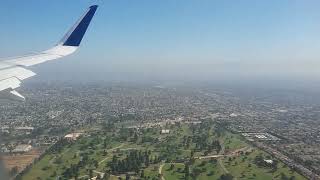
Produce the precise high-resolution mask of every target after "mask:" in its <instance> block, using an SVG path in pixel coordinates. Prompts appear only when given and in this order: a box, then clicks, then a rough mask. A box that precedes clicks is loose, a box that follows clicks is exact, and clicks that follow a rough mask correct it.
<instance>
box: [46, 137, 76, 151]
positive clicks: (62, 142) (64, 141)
mask: <svg viewBox="0 0 320 180" xmlns="http://www.w3.org/2000/svg"><path fill="white" fill-rule="evenodd" d="M68 144H70V142H69V141H68V140H67V139H64V138H61V139H59V141H58V142H56V143H55V144H53V145H52V146H51V147H50V148H49V149H48V152H47V153H52V154H59V153H61V151H62V150H63V148H64V147H65V146H66V145H68Z"/></svg>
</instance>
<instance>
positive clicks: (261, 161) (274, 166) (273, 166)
mask: <svg viewBox="0 0 320 180" xmlns="http://www.w3.org/2000/svg"><path fill="white" fill-rule="evenodd" d="M254 163H255V164H256V165H257V166H258V167H265V168H271V169H273V171H276V170H277V168H278V161H277V160H273V162H272V163H268V162H266V161H265V160H264V158H263V156H262V155H261V154H259V155H257V156H256V157H255V158H254Z"/></svg>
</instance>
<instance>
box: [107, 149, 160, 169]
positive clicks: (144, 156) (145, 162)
mask: <svg viewBox="0 0 320 180" xmlns="http://www.w3.org/2000/svg"><path fill="white" fill-rule="evenodd" d="M150 155H151V151H144V152H143V151H137V150H133V151H130V152H129V154H128V155H127V157H126V158H125V159H122V160H120V159H118V157H117V156H115V155H114V156H113V158H112V161H111V162H110V163H109V164H108V165H109V167H110V169H111V172H112V173H115V174H119V173H125V172H139V169H140V168H141V167H142V166H145V167H148V166H149V165H150V164H153V163H158V162H159V158H157V157H155V158H154V159H152V158H151V156H150Z"/></svg>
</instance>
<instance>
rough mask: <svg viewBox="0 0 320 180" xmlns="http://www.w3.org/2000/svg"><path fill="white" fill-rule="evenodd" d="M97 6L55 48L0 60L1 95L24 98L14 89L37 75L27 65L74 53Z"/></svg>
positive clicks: (86, 13)
mask: <svg viewBox="0 0 320 180" xmlns="http://www.w3.org/2000/svg"><path fill="white" fill-rule="evenodd" d="M97 8H98V6H97V5H93V6H90V7H89V9H88V10H87V11H86V12H85V13H84V14H83V15H82V16H81V17H80V19H79V20H78V21H77V22H76V23H75V25H74V26H72V27H71V29H70V30H69V31H68V32H67V33H66V34H65V35H64V36H63V38H62V39H61V40H60V41H59V43H58V44H57V45H56V46H54V47H53V48H51V49H48V50H46V51H43V52H40V53H36V54H32V55H27V56H21V57H15V58H10V59H7V60H4V61H0V97H2V98H3V97H9V98H11V96H14V97H15V98H18V99H20V100H24V99H25V98H24V97H23V96H22V95H21V94H19V93H18V92H17V91H15V90H14V89H16V88H18V87H20V84H21V81H22V80H24V79H27V78H29V77H32V76H35V75H36V73H34V72H32V71H30V70H27V69H25V67H28V66H32V65H35V64H40V63H43V62H46V61H50V60H54V59H58V58H62V57H64V56H67V55H69V54H72V53H74V52H75V51H76V50H77V48H78V47H79V45H80V43H81V41H82V39H83V36H84V34H85V32H86V30H87V29H88V26H89V24H90V22H91V20H92V18H93V16H94V14H95V12H96V10H97Z"/></svg>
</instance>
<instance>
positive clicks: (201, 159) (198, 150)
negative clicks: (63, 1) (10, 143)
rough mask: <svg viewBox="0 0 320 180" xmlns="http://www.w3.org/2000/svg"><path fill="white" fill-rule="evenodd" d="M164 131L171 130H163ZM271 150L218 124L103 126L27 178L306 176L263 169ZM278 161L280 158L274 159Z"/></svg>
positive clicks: (48, 156) (55, 153)
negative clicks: (258, 162) (259, 158)
mask: <svg viewBox="0 0 320 180" xmlns="http://www.w3.org/2000/svg"><path fill="white" fill-rule="evenodd" d="M161 129H168V130H170V132H169V133H167V134H161ZM258 155H262V156H263V157H265V158H271V159H272V157H270V156H269V155H268V154H267V153H265V152H263V151H261V150H259V149H256V148H254V147H251V146H250V145H249V144H247V143H246V142H245V141H244V140H243V139H242V138H241V137H240V136H239V135H238V134H232V133H231V132H228V131H226V130H225V129H223V128H220V127H217V126H216V125H215V124H214V123H212V122H206V124H200V125H192V124H189V125H186V124H177V125H166V127H162V128H159V127H157V128H156V127H155V128H148V129H139V130H137V129H127V128H113V129H107V128H102V129H101V130H98V131H97V130H95V131H92V132H91V131H89V132H87V133H86V134H85V135H84V136H82V137H81V138H80V139H78V140H77V141H74V142H61V145H59V146H57V147H56V149H53V150H51V151H49V153H48V154H46V155H45V156H44V157H43V158H42V159H41V160H40V161H39V162H38V163H36V164H35V165H34V166H33V167H32V168H31V170H30V171H29V172H27V173H26V174H25V175H24V176H23V177H22V179H24V180H33V179H35V178H38V179H56V178H57V177H59V176H60V177H64V178H66V179H74V178H75V177H77V178H78V179H81V178H82V179H84V178H89V177H97V176H98V175H100V176H102V175H104V174H106V175H107V176H108V177H109V178H110V179H117V178H119V177H121V178H123V179H125V178H126V176H130V177H131V178H141V179H155V180H156V179H159V178H161V179H162V180H164V179H165V180H175V179H194V178H196V179H203V180H206V179H208V180H209V179H219V178H220V177H221V176H222V175H225V174H228V173H230V174H231V175H232V176H233V177H234V178H236V179H272V178H274V179H280V178H281V177H282V176H286V177H291V176H294V177H295V179H305V178H304V177H302V176H301V175H299V174H297V173H296V172H294V171H292V170H290V168H288V167H286V166H285V165H284V164H283V163H281V162H278V164H277V168H276V169H273V170H272V169H271V168H269V167H258V166H257V165H256V164H255V158H256V156H258ZM273 160H275V159H273Z"/></svg>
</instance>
